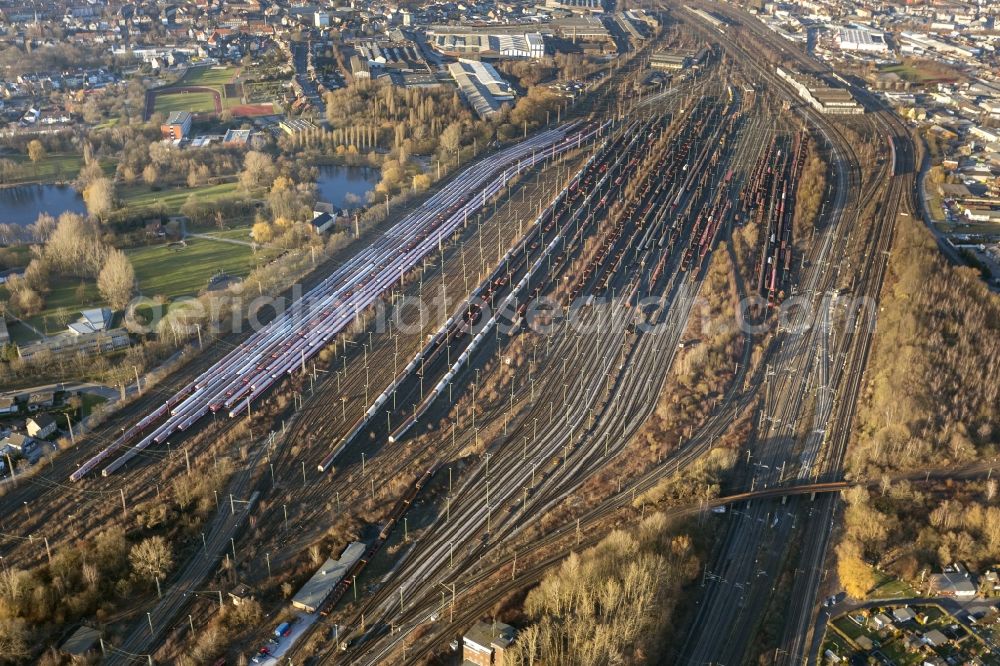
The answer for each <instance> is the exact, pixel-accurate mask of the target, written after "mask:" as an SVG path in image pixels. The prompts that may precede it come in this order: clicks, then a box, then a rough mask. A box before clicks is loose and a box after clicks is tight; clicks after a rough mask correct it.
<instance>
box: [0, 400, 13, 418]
mask: <svg viewBox="0 0 1000 666" xmlns="http://www.w3.org/2000/svg"><path fill="white" fill-rule="evenodd" d="M0 414H17V400H16V399H15V398H14V396H0Z"/></svg>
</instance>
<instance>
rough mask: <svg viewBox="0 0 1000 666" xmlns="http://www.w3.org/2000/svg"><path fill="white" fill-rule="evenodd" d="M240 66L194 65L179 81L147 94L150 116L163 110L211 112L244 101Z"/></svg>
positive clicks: (218, 111)
mask: <svg viewBox="0 0 1000 666" xmlns="http://www.w3.org/2000/svg"><path fill="white" fill-rule="evenodd" d="M239 73H240V68H239V67H210V66H208V65H203V66H196V67H191V68H190V69H188V70H187V72H185V73H184V76H183V77H181V79H180V80H179V81H177V83H176V84H174V85H172V86H170V87H167V88H161V89H159V90H149V91H147V93H146V117H147V118H148V117H150V116H151V115H152V114H153V113H156V112H159V113H163V114H168V113H170V112H171V111H190V112H191V113H194V114H201V115H210V114H218V113H221V112H222V110H223V109H229V108H232V107H238V106H240V104H241V103H242V91H241V87H242V86H241V85H240V84H238V83H234V81H235V79H236V76H237V75H238V74H239Z"/></svg>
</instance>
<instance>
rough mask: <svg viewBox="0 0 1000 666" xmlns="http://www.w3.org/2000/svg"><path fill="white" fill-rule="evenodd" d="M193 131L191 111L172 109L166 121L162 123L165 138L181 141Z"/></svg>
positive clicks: (161, 127) (161, 128)
mask: <svg viewBox="0 0 1000 666" xmlns="http://www.w3.org/2000/svg"><path fill="white" fill-rule="evenodd" d="M190 132H191V112H190V111H171V112H170V115H169V116H167V119H166V121H165V122H164V123H163V124H162V125H160V133H161V134H162V135H163V138H164V139H169V140H171V141H180V140H181V139H183V138H185V137H186V136H187V135H188V134H189V133H190Z"/></svg>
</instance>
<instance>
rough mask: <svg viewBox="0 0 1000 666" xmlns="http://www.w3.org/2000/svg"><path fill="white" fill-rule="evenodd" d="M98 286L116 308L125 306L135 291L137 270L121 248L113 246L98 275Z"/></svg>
mask: <svg viewBox="0 0 1000 666" xmlns="http://www.w3.org/2000/svg"><path fill="white" fill-rule="evenodd" d="M97 288H98V289H99V290H100V291H101V295H102V296H104V298H105V299H107V301H108V303H110V304H111V307H112V308H114V309H115V310H120V309H122V308H124V307H125V306H126V305H127V304H128V302H129V299H131V298H132V294H133V293H134V292H135V270H134V269H133V268H132V262H130V261H129V260H128V257H126V256H125V253H124V252H122V251H121V250H118V249H114V248H112V249H111V250H110V251H109V252H108V256H107V259H105V261H104V268H102V269H101V272H100V274H99V275H98V276H97Z"/></svg>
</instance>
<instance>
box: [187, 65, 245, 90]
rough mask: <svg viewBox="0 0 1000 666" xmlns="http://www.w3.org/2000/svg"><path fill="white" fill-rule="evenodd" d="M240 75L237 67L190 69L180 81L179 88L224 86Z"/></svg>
mask: <svg viewBox="0 0 1000 666" xmlns="http://www.w3.org/2000/svg"><path fill="white" fill-rule="evenodd" d="M239 73H240V69H239V67H221V68H216V67H191V68H190V69H188V71H187V72H185V73H184V76H183V77H182V78H181V80H180V81H178V82H177V85H179V86H224V85H226V84H227V83H232V82H233V79H234V78H236V75H237V74H239Z"/></svg>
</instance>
